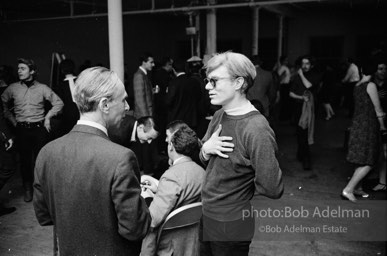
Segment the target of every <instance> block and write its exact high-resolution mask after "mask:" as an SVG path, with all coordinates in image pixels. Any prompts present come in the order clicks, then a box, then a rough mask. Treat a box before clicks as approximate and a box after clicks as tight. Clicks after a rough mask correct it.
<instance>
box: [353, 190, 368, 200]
mask: <svg viewBox="0 0 387 256" xmlns="http://www.w3.org/2000/svg"><path fill="white" fill-rule="evenodd" d="M353 194H354V195H355V196H361V197H363V198H368V197H370V194H368V193H366V192H364V191H363V190H360V189H355V190H354V191H353Z"/></svg>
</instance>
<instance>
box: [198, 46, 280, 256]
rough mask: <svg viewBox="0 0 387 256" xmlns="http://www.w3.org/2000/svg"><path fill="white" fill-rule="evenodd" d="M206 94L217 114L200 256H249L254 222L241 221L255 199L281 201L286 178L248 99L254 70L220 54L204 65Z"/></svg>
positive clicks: (208, 137)
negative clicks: (283, 180)
mask: <svg viewBox="0 0 387 256" xmlns="http://www.w3.org/2000/svg"><path fill="white" fill-rule="evenodd" d="M206 75H207V78H206V79H205V83H206V89H207V90H208V91H209V97H210V99H211V104H214V105H220V106H222V108H221V109H220V110H218V111H217V112H215V114H214V116H213V119H212V120H211V122H210V124H209V126H208V129H207V132H206V134H205V136H204V138H203V143H204V144H203V146H202V148H201V152H200V158H201V160H202V161H203V163H205V164H206V165H207V167H206V176H205V180H204V183H203V190H202V202H203V217H202V221H201V225H200V227H201V231H200V236H201V237H200V243H201V248H200V252H201V255H222V256H224V255H248V253H249V246H250V243H251V240H252V238H253V236H254V228H255V227H254V226H255V225H254V219H253V218H248V219H243V216H242V212H243V211H244V210H248V209H251V203H250V200H251V199H252V198H253V196H254V195H263V196H266V197H269V198H279V197H280V196H281V194H282V192H283V184H282V174H281V170H280V168H279V164H278V160H277V158H276V151H277V144H276V141H275V135H274V132H273V130H272V129H271V128H270V126H269V124H268V122H267V120H266V119H265V117H264V116H263V115H262V114H261V113H259V112H258V111H257V109H255V108H254V106H253V105H252V104H251V103H250V101H249V100H247V98H246V92H247V90H248V89H249V88H250V87H251V86H252V85H253V81H254V78H255V76H256V70H255V67H254V65H253V64H252V63H251V61H250V60H249V59H248V58H247V57H246V56H244V55H242V54H239V53H232V52H225V53H221V54H216V55H215V56H214V57H212V58H211V59H210V60H209V61H208V63H207V65H206Z"/></svg>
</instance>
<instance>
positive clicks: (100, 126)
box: [77, 120, 108, 136]
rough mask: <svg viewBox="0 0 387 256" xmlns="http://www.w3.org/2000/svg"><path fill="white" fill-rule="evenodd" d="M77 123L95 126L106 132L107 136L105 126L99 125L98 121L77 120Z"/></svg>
mask: <svg viewBox="0 0 387 256" xmlns="http://www.w3.org/2000/svg"><path fill="white" fill-rule="evenodd" d="M77 124H81V125H88V126H91V127H94V128H97V129H99V130H101V131H103V132H104V133H105V134H106V136H108V133H107V129H106V127H104V126H103V125H101V124H99V123H96V122H93V121H89V120H78V122H77Z"/></svg>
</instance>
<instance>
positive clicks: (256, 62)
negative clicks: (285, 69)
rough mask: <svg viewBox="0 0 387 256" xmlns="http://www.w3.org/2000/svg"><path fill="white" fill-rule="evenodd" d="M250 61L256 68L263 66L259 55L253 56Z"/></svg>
mask: <svg viewBox="0 0 387 256" xmlns="http://www.w3.org/2000/svg"><path fill="white" fill-rule="evenodd" d="M251 61H252V62H253V64H254V65H256V66H262V64H263V61H262V59H261V58H260V57H259V55H253V56H252V57H251Z"/></svg>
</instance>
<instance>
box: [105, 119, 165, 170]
mask: <svg viewBox="0 0 387 256" xmlns="http://www.w3.org/2000/svg"><path fill="white" fill-rule="evenodd" d="M108 132H109V137H110V138H111V140H112V141H113V142H115V143H118V144H120V145H122V146H124V147H127V148H130V149H131V150H133V152H134V153H135V155H136V157H137V161H138V164H139V167H140V170H141V171H142V172H143V173H145V174H152V173H153V171H154V169H155V165H156V164H157V161H158V160H157V152H156V151H155V150H156V149H157V148H156V147H151V143H152V141H153V140H155V139H156V138H157V137H158V135H159V133H158V132H157V130H156V125H155V122H154V119H153V118H152V117H151V116H143V117H141V118H139V119H137V120H136V119H135V118H134V117H133V116H131V115H128V114H127V115H125V117H124V119H123V120H122V122H121V125H120V126H119V127H112V128H110V129H109V131H108Z"/></svg>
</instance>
